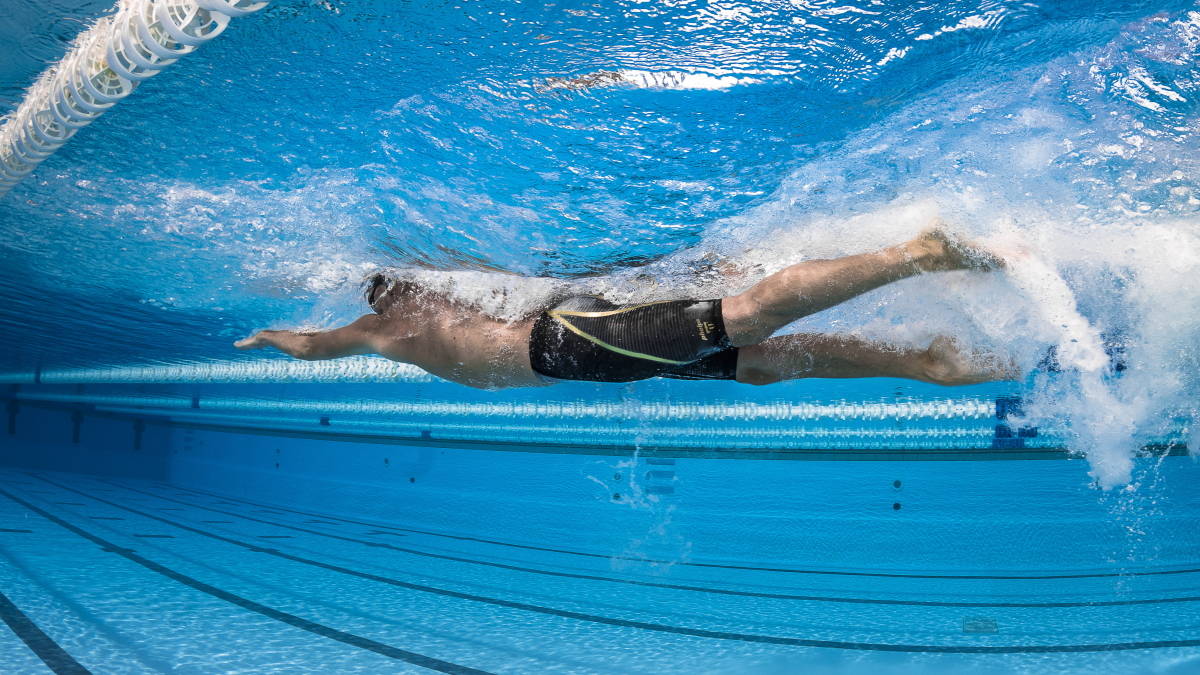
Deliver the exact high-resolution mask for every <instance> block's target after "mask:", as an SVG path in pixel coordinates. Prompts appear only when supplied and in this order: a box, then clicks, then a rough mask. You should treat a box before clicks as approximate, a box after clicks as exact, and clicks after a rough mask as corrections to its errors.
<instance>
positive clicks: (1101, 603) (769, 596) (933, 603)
mask: <svg viewBox="0 0 1200 675" xmlns="http://www.w3.org/2000/svg"><path fill="white" fill-rule="evenodd" d="M93 480H102V479H98V478H96V479H93ZM104 482H105V483H106V484H108V485H115V486H117V487H120V488H122V489H124V490H126V491H129V492H134V493H137V494H140V495H145V496H148V497H155V498H158V499H161V500H163V501H168V502H173V503H176V504H183V505H184V506H188V507H192V508H197V509H202V510H205V511H212V512H213V513H223V514H225V515H228V516H233V517H235V518H241V519H242V520H247V521H252V522H256V523H263V524H264V525H271V526H273V527H282V528H285V529H289V530H295V531H297V532H304V533H307V534H313V535H316V536H319V537H326V538H328V539H336V540H338V541H346V542H350V543H356V544H363V545H364V546H370V547H372V548H383V549H389V550H392V551H396V552H398V553H407V554H409V555H416V556H421V557H425V558H435V559H438V560H449V561H451V562H460V563H467V564H471V565H482V566H485V567H493V568H498V569H505V570H512V571H515V572H527V573H529V574H540V575H543V576H550V577H559V578H568V579H581V580H585V581H602V582H608V583H614V584H624V585H626V586H640V587H644V588H662V589H667V590H674V591H692V592H696V593H712V594H715V595H732V596H740V597H748V598H762V599H766V600H797V601H806V602H834V603H849V604H861V605H903V606H913V607H960V608H961V607H975V608H979V607H1007V608H1017V607H1020V608H1064V607H1118V606H1124V605H1154V604H1166V603H1176V602H1200V596H1184V597H1175V598H1149V599H1142V600H1094V601H1082V602H1065V601H1064V602H951V601H937V600H887V599H874V598H846V597H837V596H822V595H799V594H792V593H766V592H762V591H738V590H732V589H725V588H714V587H709V586H690V585H686V584H669V583H663V582H655V581H638V580H636V579H619V578H616V577H606V576H601V575H597V574H583V573H579V572H556V571H553V570H544V569H539V568H535V567H522V566H519V565H511V564H507V563H498V562H492V561H488V560H478V559H475V558H463V557H460V556H454V555H448V554H443V553H433V552H429V551H421V550H419V549H412V548H408V547H404V546H396V545H393V544H388V543H384V542H375V541H370V540H366V539H355V538H354V537H348V536H345V535H339V534H331V533H329V532H321V531H319V530H310V529H307V528H303V527H297V526H295V525H288V524H286V523H277V522H274V521H270V520H263V519H262V518H256V517H254V516H247V515H242V514H239V513H236V512H232V511H225V510H222V509H218V508H214V507H211V506H204V505H202V504H193V503H191V502H186V501H182V500H180V499H176V498H174V497H168V496H166V495H159V494H155V493H153V492H147V491H145V490H140V489H138V488H135V487H130V486H128V485H122V484H120V483H113V482H111V481H107V480H106V481H104ZM85 496H86V495H85ZM158 510H159V511H163V510H164V509H158ZM200 522H202V523H207V522H212V521H200ZM216 522H221V521H216ZM224 522H225V523H229V522H230V521H224ZM367 534H388V533H386V532H384V533H375V532H368V533H367ZM259 538H260V539H266V538H286V537H285V536H281V535H275V536H274V537H272V536H271V535H259Z"/></svg>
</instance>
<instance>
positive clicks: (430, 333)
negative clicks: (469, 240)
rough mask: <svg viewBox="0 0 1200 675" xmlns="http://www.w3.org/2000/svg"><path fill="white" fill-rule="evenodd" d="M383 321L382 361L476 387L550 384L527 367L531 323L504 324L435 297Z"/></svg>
mask: <svg viewBox="0 0 1200 675" xmlns="http://www.w3.org/2000/svg"><path fill="white" fill-rule="evenodd" d="M381 318H382V319H383V324H384V326H383V330H381V331H379V334H378V341H379V342H378V344H376V345H375V349H376V351H377V352H378V353H379V354H380V355H381V356H384V357H387V358H391V359H395V360H398V361H406V362H408V363H412V364H414V365H416V366H418V367H420V368H422V369H424V370H426V371H428V372H429V373H431V374H433V375H436V376H438V377H441V378H444V379H448V380H453V381H455V382H460V383H462V384H467V385H470V386H473V387H481V388H485V389H492V388H498V387H518V386H537V385H543V384H546V382H545V381H544V380H543V379H542V378H540V377H539V376H538V375H537V374H535V373H534V372H533V369H532V368H531V367H530V365H529V333H530V331H531V330H532V327H533V321H534V320H533V319H532V318H530V319H525V320H519V321H511V322H510V321H503V320H500V319H495V318H492V317H490V316H487V315H486V314H483V313H482V312H480V311H479V310H478V309H477V308H474V307H469V306H464V305H463V304H461V303H458V302H454V301H451V300H449V299H446V298H444V297H440V296H436V295H432V294H423V297H421V298H420V299H419V301H414V302H406V303H404V304H403V306H395V307H392V308H391V309H390V310H389V311H388V312H387V313H386V314H385V315H383V316H382V317H381Z"/></svg>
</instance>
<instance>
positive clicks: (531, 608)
mask: <svg viewBox="0 0 1200 675" xmlns="http://www.w3.org/2000/svg"><path fill="white" fill-rule="evenodd" d="M30 475H31V476H33V477H35V478H37V479H39V480H42V481H44V482H46V483H48V484H50V485H53V486H55V487H58V488H59V489H61V490H67V491H68V492H73V493H75V494H77V495H80V496H82V497H87V498H89V499H92V500H95V501H98V502H101V503H104V504H108V505H109V506H114V507H116V508H119V509H123V510H125V511H128V512H130V513H136V514H138V515H140V516H143V517H146V518H150V519H152V520H157V521H159V522H162V523H166V524H168V525H172V526H174V527H177V528H179V529H181V530H186V531H188V532H194V533H196V534H199V535H201V536H204V537H209V538H210V539H216V540H217V541H224V542H226V543H229V544H233V545H235V546H240V547H242V548H246V549H249V550H252V551H255V552H258V553H263V554H266V555H269V556H274V557H276V558H281V559H283V560H290V561H292V562H297V563H300V564H303V565H310V566H312V567H317V568H319V569H324V570H329V571H331V572H337V573H339V574H345V575H347V576H353V577H358V578H360V579H367V580H369V581H376V582H379V583H381V584H386V585H388V586H394V587H396V588H404V589H407V590H413V591H421V592H424V593H431V594H434V595H441V596H444V597H449V598H457V599H459V600H471V601H474V602H480V603H484V604H489V605H494V606H497V607H505V608H508V609H517V610H523V611H527V612H536V613H538V614H545V615H549V616H557V617H562V618H565V619H576V620H578V621H586V622H589V623H598V624H603V625H607V626H617V627H620V628H640V629H642V630H649V631H655V632H659V633H671V634H674V635H686V636H690V637H700V638H712V639H717V640H734V641H738V642H752V643H759V644H772V645H785V646H790V647H828V648H833V649H856V650H863V651H883V652H922V653H936V654H1040V653H1052V652H1102V651H1104V652H1106V651H1123V650H1129V649H1154V648H1164V647H1193V646H1198V645H1200V638H1191V639H1187V640H1158V641H1144V642H1118V643H1110V644H1091V645H1023V646H1011V647H1000V646H985V645H957V646H951V645H905V644H888V643H879V642H846V641H841V640H819V639H811V638H794V637H782V636H774V635H757V634H753V633H734V632H729V631H715V630H708V629H704V628H687V627H683V626H669V625H665V624H658V623H650V622H646V621H636V620H631V619H617V618H614V617H608V616H599V615H596V614H586V613H584V612H575V611H571V610H565V609H556V608H553V607H543V606H541V605H531V604H529V603H525V602H517V601H515V600H503V599H500V598H490V597H487V596H482V595H475V594H473V593H464V592H461V591H452V590H449V589H446V588H437V587H435V586H425V585H423V584H416V583H412V582H408V581H401V580H399V579H393V578H391V577H385V576H381V575H378V574H371V573H370V572H362V571H359V570H354V569H350V568H348V567H342V566H340V565H334V564H332V563H325V562H321V561H319V560H312V559H310V558H304V557H301V556H297V555H292V554H290V553H284V552H283V551H279V550H277V549H270V548H262V547H259V546H255V545H254V544H249V543H246V542H242V541H238V540H237V539H232V538H229V537H225V536H223V535H220V534H216V533H215V532H207V531H205V530H201V529H199V528H195V527H191V526H189V525H185V524H183V523H177V522H175V521H171V520H168V519H166V518H161V517H159V516H155V515H153V514H150V513H145V512H143V511H138V510H137V509H134V508H131V507H128V506H123V505H121V504H117V503H116V502H110V501H108V500H107V499H102V498H100V497H94V496H92V495H89V494H87V493H85V492H83V491H81V490H76V489H75V488H72V487H68V486H65V485H62V484H60V483H56V482H55V481H52V480H50V479H49V478H46V477H44V476H38V475H36V474H30ZM0 494H3V495H4V496H7V497H9V499H13V500H14V501H18V502H21V503H24V502H23V500H19V499H18V498H16V497H14V496H12V495H9V494H8V493H7V492H4V491H3V490H0ZM28 506H30V507H31V508H35V509H36V507H33V506H32V505H28ZM37 510H38V511H39V512H40V513H43V514H45V515H46V516H47V517H50V518H52V519H54V520H55V522H59V523H60V524H62V525H64V527H68V528H69V529H72V531H77V528H74V527H73V526H71V525H70V524H69V523H65V522H64V521H60V520H59V519H57V518H54V516H50V514H46V513H45V512H44V511H41V510H40V509H37ZM77 532H78V533H81V534H84V535H85V536H87V535H86V533H83V532H82V530H78V531H77ZM89 538H91V537H90V536H89ZM93 541H97V542H101V541H103V540H102V539H99V538H98V537H97V538H95V539H93ZM115 552H117V553H121V554H122V555H130V556H134V557H135V558H137V559H138V560H139V561H145V563H146V564H149V565H155V566H156V567H158V568H161V569H163V570H165V571H166V572H172V571H171V570H168V569H167V568H165V567H162V566H161V565H158V564H157V563H154V562H152V561H150V560H147V559H145V558H141V556H136V555H134V554H133V553H132V552H130V551H128V549H119V550H117V551H115ZM131 559H133V558H131ZM175 574H178V573H175ZM180 576H182V575H180ZM184 578H188V579H190V577H184ZM191 580H192V581H193V582H195V583H197V584H202V585H204V586H206V587H207V588H212V587H211V586H207V584H203V582H200V581H196V580H195V579H191ZM213 590H217V591H219V589H215V588H214V589H213ZM220 592H222V593H224V591H220ZM233 597H237V596H233ZM243 600H244V599H243ZM245 602H249V603H253V601H251V600H245ZM253 604H255V605H257V606H258V607H262V608H263V609H267V610H269V611H272V612H278V610H271V609H270V608H267V607H263V606H262V605H258V604H257V603H253ZM279 613H280V614H282V612H279ZM286 616H292V615H290V614H289V615H286ZM292 618H295V619H299V617H292ZM299 620H300V621H304V619H299ZM330 630H333V629H330ZM363 639H365V638H363ZM377 644H378V643H377ZM384 646H386V645H384Z"/></svg>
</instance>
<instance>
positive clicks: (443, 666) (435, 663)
mask: <svg viewBox="0 0 1200 675" xmlns="http://www.w3.org/2000/svg"><path fill="white" fill-rule="evenodd" d="M43 480H45V479H43ZM47 482H49V481H47ZM60 487H62V486H60ZM64 489H67V490H70V488H64ZM71 491H72V492H76V494H80V495H81V496H84V497H88V495H86V494H83V493H81V492H78V491H76V490H71ZM0 495H3V496H4V497H7V498H8V499H9V500H11V501H13V502H15V503H17V504H19V505H21V506H23V507H25V508H27V509H29V510H30V511H33V512H34V513H36V514H38V515H39V516H41V517H42V518H45V519H46V520H49V521H50V522H52V523H54V524H56V525H58V526H59V527H62V528H63V529H66V530H68V531H70V532H72V533H74V534H76V535H78V536H80V537H82V538H84V539H87V540H88V541H90V542H92V543H94V544H96V545H98V546H100V547H101V548H102V549H104V550H105V551H108V552H110V553H116V554H117V555H119V556H121V557H122V558H125V559H126V560H129V561H131V562H135V563H137V564H139V565H141V566H142V567H145V568H146V569H148V570H150V571H152V572H156V573H158V574H161V575H162V576H164V577H167V578H168V579H171V580H173V581H177V582H179V583H181V584H183V585H184V586H188V587H189V588H192V589H195V590H197V591H200V592H201V593H207V594H208V595H211V596H213V597H214V598H218V599H220V600H224V601H225V602H228V603H230V604H233V605H237V606H238V607H241V608H243V609H246V610H249V611H251V612H255V613H257V614H261V615H263V616H265V617H267V618H270V619H274V620H276V621H279V622H282V623H286V624H288V625H289V626H294V627H296V628H299V629H301V630H305V631H308V632H310V633H314V634H316V635H320V636H321V637H326V638H329V639H331V640H337V641H338V642H341V643H344V644H348V645H351V646H353V647H358V648H360V649H366V650H368V651H372V652H375V653H376V654H381V655H383V656H387V657H390V658H393V659H397V660H400V661H404V662H406V663H411V664H413V665H415V666H421V667H422V668H428V669H430V670H436V671H439V672H442V673H455V674H459V673H461V674H463V675H490V674H489V673H488V672H487V671H484V670H478V669H475V668H468V667H466V666H460V665H458V664H456V663H450V662H449V661H442V660H441V659H435V658H433V657H431V656H425V655H423V654H417V653H416V652H410V651H407V650H404V649H400V648H398V647H393V646H391V645H387V644H384V643H382V642H376V641H375V640H372V639H370V638H365V637H362V636H360V635H355V634H353V633H347V632H345V631H340V630H338V629H336V628H331V627H329V626H326V625H324V624H320V623H316V622H315V621H309V620H308V619H303V618H301V617H298V616H296V615H294V614H288V613H287V612H284V611H282V610H278V609H275V608H273V607H268V606H266V605H263V604H260V603H257V602H255V601H253V600H250V599H247V598H243V597H242V596H240V595H235V594H234V593H231V592H229V591H226V590H223V589H220V588H217V587H216V586H210V585H209V584H206V583H204V582H203V581H200V580H199V579H195V578H193V577H189V576H187V575H186V574H183V573H182V572H177V571H175V570H173V569H171V568H169V567H166V566H164V565H160V564H158V563H156V562H154V561H153V560H150V559H149V558H144V557H142V556H140V555H138V554H137V553H134V552H133V551H132V550H130V549H127V548H122V547H120V546H117V545H115V544H113V543H111V542H109V541H107V540H105V539H102V538H101V537H99V536H97V535H95V534H92V533H91V532H88V531H86V530H84V529H82V528H79V527H76V526H75V525H72V524H71V523H69V522H67V521H65V520H63V519H62V518H59V517H58V516H55V515H54V514H52V513H50V512H48V511H45V510H43V509H41V508H39V507H37V506H35V505H33V504H31V503H29V502H27V501H25V500H24V499H21V498H20V497H17V496H16V495H14V494H11V493H9V492H8V491H7V490H4V489H3V488H0ZM90 498H91V499H95V500H96V501H105V500H102V499H99V498H97V497H90ZM121 508H125V507H121ZM126 510H128V511H130V512H132V513H138V512H137V511H135V510H133V509H126ZM141 515H147V514H141ZM148 517H153V516H148ZM164 522H167V521H164ZM185 529H186V528H185ZM244 547H245V548H248V549H251V550H259V551H263V549H260V548H258V547H255V546H252V545H249V544H246V545H244ZM6 621H7V619H6ZM39 656H40V655H39ZM76 672H87V671H76Z"/></svg>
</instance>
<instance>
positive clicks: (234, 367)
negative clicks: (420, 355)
mask: <svg viewBox="0 0 1200 675" xmlns="http://www.w3.org/2000/svg"><path fill="white" fill-rule="evenodd" d="M432 381H433V376H432V375H430V374H429V373H426V372H425V371H424V370H421V369H420V368H418V367H416V366H413V365H409V364H407V363H396V362H395V361H388V360H387V359H381V358H374V357H357V358H348V359H338V360H336V361H293V360H290V359H259V360H255V361H206V362H200V363H183V364H175V365H145V366H117V367H112V368H66V369H59V370H45V371H41V372H35V373H29V372H24V373H0V384H35V383H43V384H140V383H154V382H157V383H162V384H167V383H202V384H219V383H239V384H241V383H246V384H250V383H270V382H432Z"/></svg>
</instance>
